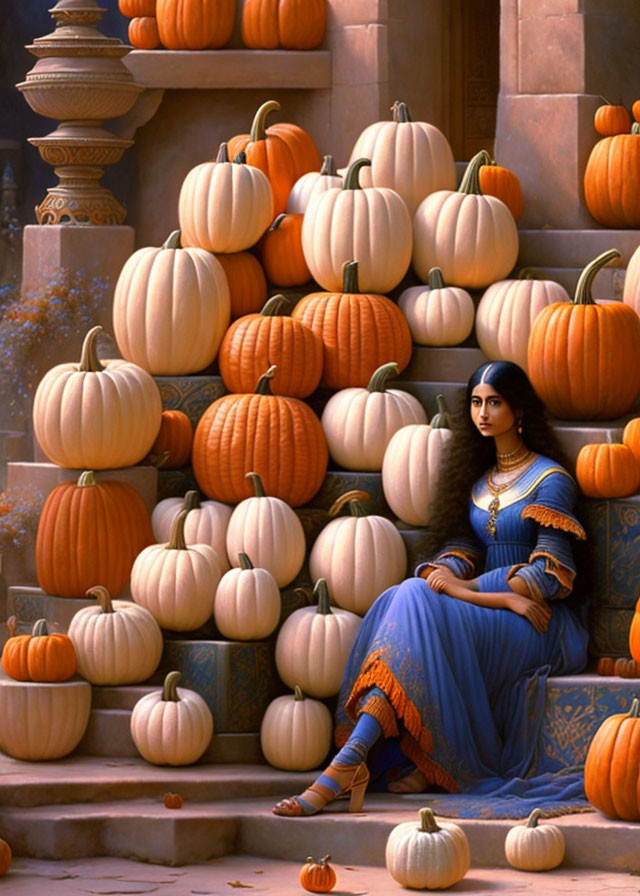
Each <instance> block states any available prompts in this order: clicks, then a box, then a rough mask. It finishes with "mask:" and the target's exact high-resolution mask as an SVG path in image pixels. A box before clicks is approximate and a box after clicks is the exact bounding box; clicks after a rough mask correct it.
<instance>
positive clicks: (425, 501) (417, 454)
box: [382, 395, 453, 526]
mask: <svg viewBox="0 0 640 896" xmlns="http://www.w3.org/2000/svg"><path fill="white" fill-rule="evenodd" d="M436 401H437V403H438V413H437V414H435V415H434V416H433V418H432V420H431V423H429V424H427V425H424V424H418V425H414V426H403V428H402V429H400V430H398V432H397V433H396V434H395V435H394V436H393V438H392V439H391V440H390V442H389V444H388V445H387V450H386V451H385V453H384V458H383V460H382V491H383V492H384V497H385V499H386V502H387V504H388V505H389V507H390V508H391V510H393V512H394V513H395V514H396V516H397V517H398V519H401V520H402V521H403V522H404V523H408V524H409V525H410V526H426V525H427V524H428V522H429V510H430V505H431V502H432V500H433V497H434V495H435V490H436V488H437V484H438V477H439V475H440V468H441V464H442V460H443V458H444V455H445V452H446V450H447V444H448V443H449V442H450V441H451V439H452V438H453V433H452V431H451V429H450V428H449V424H448V421H447V413H446V407H445V404H444V398H443V396H442V395H438V396H436Z"/></svg>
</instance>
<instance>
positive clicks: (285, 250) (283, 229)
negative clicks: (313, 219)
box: [258, 214, 311, 287]
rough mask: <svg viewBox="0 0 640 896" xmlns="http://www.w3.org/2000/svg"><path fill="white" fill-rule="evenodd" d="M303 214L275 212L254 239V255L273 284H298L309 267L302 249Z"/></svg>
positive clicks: (307, 277)
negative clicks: (272, 219)
mask: <svg viewBox="0 0 640 896" xmlns="http://www.w3.org/2000/svg"><path fill="white" fill-rule="evenodd" d="M303 219H304V215H292V214H282V215H278V217H277V218H276V219H275V221H274V222H273V224H272V225H271V227H270V228H269V229H268V230H267V232H266V233H265V234H264V236H263V237H262V239H261V240H260V242H259V243H258V255H259V257H260V261H261V262H262V265H263V267H264V269H265V271H266V274H267V279H268V280H269V282H270V283H273V284H274V285H275V286H282V287H287V286H302V285H303V284H305V283H308V282H309V280H311V271H310V270H309V268H308V267H307V262H306V261H305V258H304V253H303V251H302V221H303Z"/></svg>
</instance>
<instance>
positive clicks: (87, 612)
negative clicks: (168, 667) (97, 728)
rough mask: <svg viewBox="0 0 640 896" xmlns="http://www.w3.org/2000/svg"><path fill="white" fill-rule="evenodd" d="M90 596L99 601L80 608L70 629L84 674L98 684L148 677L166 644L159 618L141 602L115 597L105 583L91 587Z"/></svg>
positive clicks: (88, 595) (127, 681) (130, 681)
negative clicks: (158, 621) (113, 597)
mask: <svg viewBox="0 0 640 896" xmlns="http://www.w3.org/2000/svg"><path fill="white" fill-rule="evenodd" d="M87 597H96V598H97V600H98V603H97V605H96V606H93V607H83V608H82V609H81V610H78V612H77V613H75V615H74V616H73V619H72V620H71V623H70V624H69V629H68V632H67V634H68V635H69V637H70V638H71V640H72V641H73V646H74V647H75V650H76V657H77V660H78V672H79V673H80V675H82V676H83V677H84V678H86V679H87V681H90V682H91V684H98V685H124V684H137V683H138V682H140V681H146V680H147V678H150V677H151V676H152V675H153V673H154V672H155V671H156V669H157V668H158V664H159V662H160V657H161V656H162V648H163V644H164V642H163V640H162V632H161V631H160V626H159V625H158V623H157V622H156V620H155V619H154V618H153V616H152V615H151V613H150V612H149V611H148V610H146V609H145V608H144V607H141V606H139V605H138V604H135V603H132V602H131V601H128V600H113V601H112V600H111V596H110V594H109V592H108V591H107V589H106V588H104V587H103V586H102V585H96V586H95V587H94V588H90V589H89V591H87Z"/></svg>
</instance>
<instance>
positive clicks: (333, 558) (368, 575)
mask: <svg viewBox="0 0 640 896" xmlns="http://www.w3.org/2000/svg"><path fill="white" fill-rule="evenodd" d="M369 497H370V496H369V495H368V494H367V493H366V492H361V491H350V492H347V493H346V494H344V495H342V497H341V498H338V500H337V501H335V503H334V504H333V506H332V507H331V509H330V510H329V513H330V514H331V516H335V515H336V514H337V513H339V512H340V511H341V510H342V508H343V507H344V505H345V504H347V503H348V504H349V509H350V512H351V515H350V516H344V517H339V518H338V519H335V520H332V521H331V522H330V523H329V524H328V525H327V526H325V527H324V529H322V531H321V532H320V534H319V535H318V537H317V538H316V540H315V543H314V545H313V548H312V549H311V554H310V556H309V572H310V575H311V578H312V579H314V580H315V579H326V580H327V585H328V587H329V592H330V593H331V595H332V597H333V599H334V601H335V602H336V603H337V604H338V606H339V607H342V608H343V609H344V610H351V612H352V613H358V615H360V616H364V614H365V613H366V612H367V610H368V609H369V607H370V606H371V604H372V603H373V602H374V600H375V599H376V598H377V597H378V596H379V595H380V594H382V592H383V591H385V590H386V589H387V588H390V587H391V586H392V585H398V584H399V583H400V582H401V581H402V580H403V579H404V578H405V576H406V573H407V550H406V548H405V544H404V541H403V540H402V536H401V535H400V533H399V531H398V530H397V529H396V527H395V526H394V524H393V523H392V522H391V520H389V519H387V518H386V517H384V516H375V515H372V516H367V515H366V513H365V510H364V508H363V506H362V504H361V503H360V502H361V501H362V500H367V499H368V498H369Z"/></svg>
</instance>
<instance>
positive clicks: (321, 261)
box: [302, 159, 413, 295]
mask: <svg viewBox="0 0 640 896" xmlns="http://www.w3.org/2000/svg"><path fill="white" fill-rule="evenodd" d="M369 164H370V162H369V160H368V159H357V160H356V161H355V162H353V163H352V164H351V165H350V166H349V170H348V171H347V174H346V177H345V179H344V184H343V186H342V189H339V188H337V187H336V188H332V189H331V190H327V191H326V192H324V193H322V194H320V195H319V196H315V197H314V198H313V199H312V200H311V202H310V203H309V205H308V206H307V210H306V212H305V214H304V220H303V222H302V251H303V254H304V257H305V261H306V262H307V267H308V268H309V270H310V271H311V275H312V277H313V279H314V280H316V281H317V282H318V283H319V284H320V285H321V286H322V287H323V289H326V290H328V291H329V292H336V293H339V292H341V291H342V285H343V266H344V264H345V263H346V262H350V261H353V260H354V259H355V260H356V261H357V262H358V279H359V284H360V291H361V292H363V293H377V294H382V295H384V294H385V293H387V292H389V291H390V290H392V289H393V288H394V287H396V286H397V285H398V283H400V281H401V280H402V278H403V277H404V275H405V274H406V273H407V269H408V267H409V264H410V262H411V250H412V245H413V236H412V233H411V216H410V215H409V212H408V210H407V206H406V205H405V202H404V200H403V199H401V198H400V196H398V194H397V193H396V192H395V191H394V190H389V189H387V188H386V187H370V188H368V189H366V190H363V189H362V188H361V187H360V184H359V182H358V176H359V171H360V169H361V168H362V167H363V166H366V165H369Z"/></svg>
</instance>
